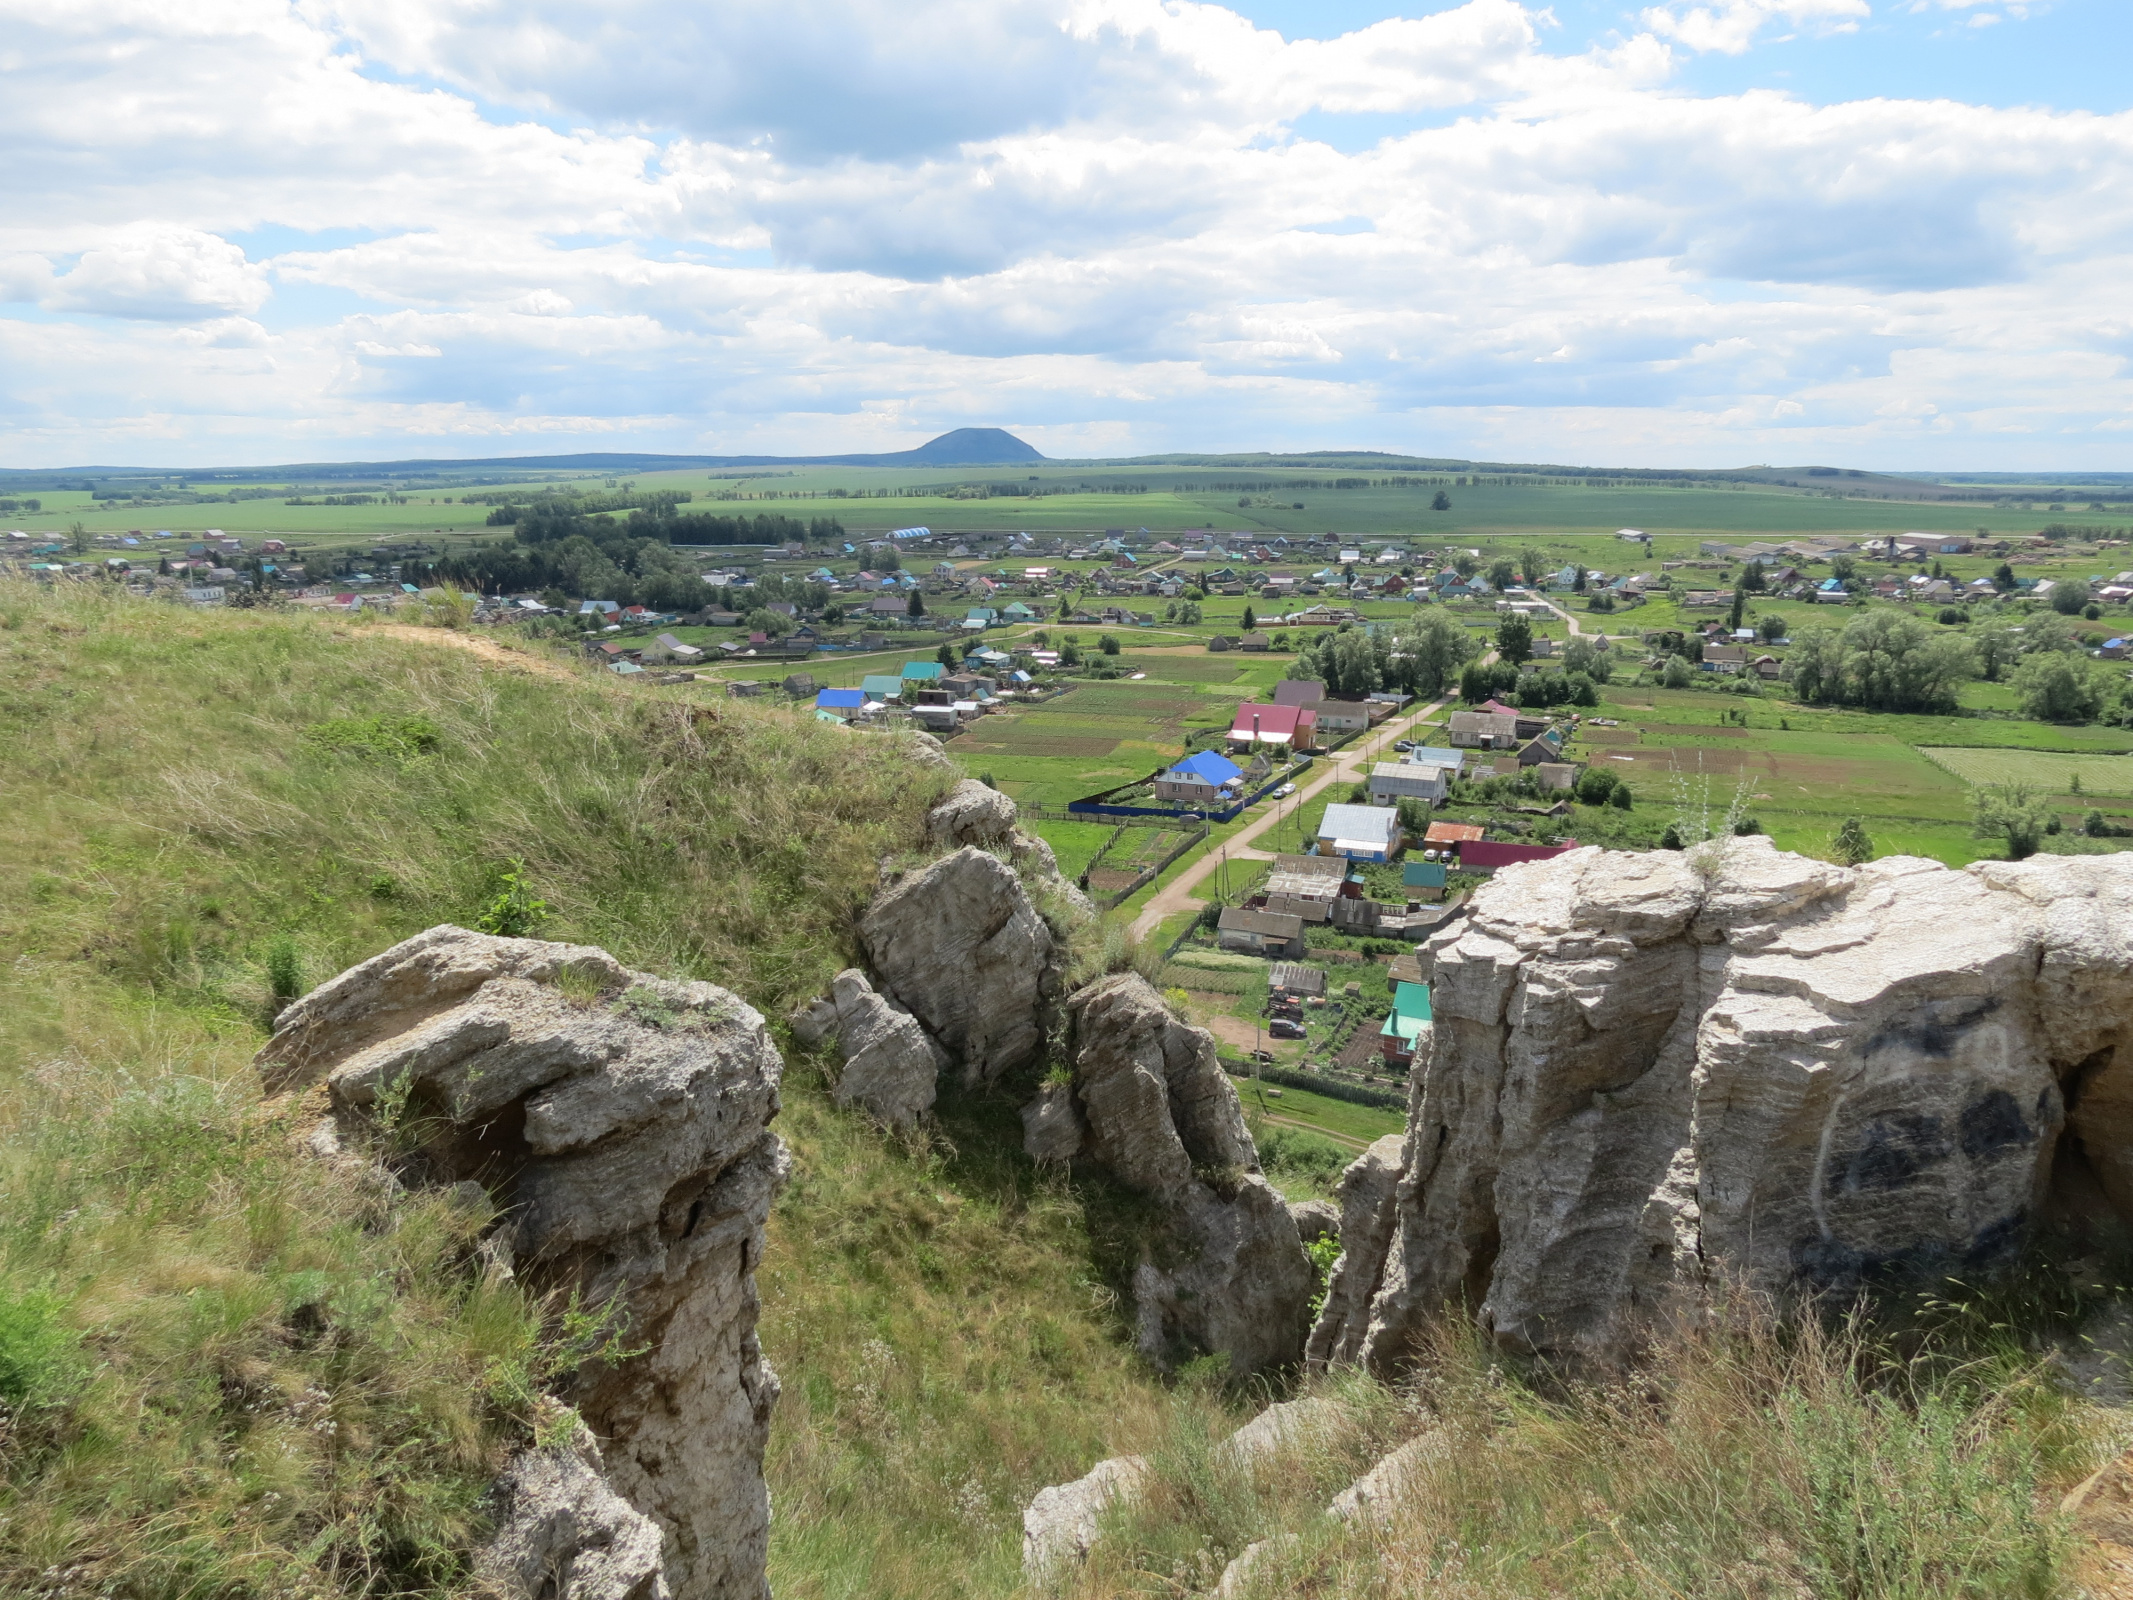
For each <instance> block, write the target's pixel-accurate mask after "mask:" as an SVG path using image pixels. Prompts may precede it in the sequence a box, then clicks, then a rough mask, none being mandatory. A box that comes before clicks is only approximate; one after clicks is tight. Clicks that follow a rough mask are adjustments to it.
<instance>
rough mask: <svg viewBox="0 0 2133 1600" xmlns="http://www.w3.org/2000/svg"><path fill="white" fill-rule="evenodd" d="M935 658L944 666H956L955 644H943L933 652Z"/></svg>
mask: <svg viewBox="0 0 2133 1600" xmlns="http://www.w3.org/2000/svg"><path fill="white" fill-rule="evenodd" d="M933 659H934V660H936V661H938V662H939V663H940V664H941V665H942V666H944V667H953V666H955V665H956V664H957V663H956V659H955V646H953V645H947V644H944V645H942V646H941V647H940V648H939V649H938V650H936V651H934V652H933Z"/></svg>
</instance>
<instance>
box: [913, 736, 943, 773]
mask: <svg viewBox="0 0 2133 1600" xmlns="http://www.w3.org/2000/svg"><path fill="white" fill-rule="evenodd" d="M905 748H906V750H907V751H908V753H909V754H910V757H911V760H912V762H913V764H915V765H917V766H920V767H924V768H926V769H928V770H929V771H934V772H954V771H955V770H956V765H955V761H954V759H953V758H952V757H951V756H950V755H949V754H948V747H947V746H946V745H944V744H942V743H941V742H940V740H938V739H936V738H934V737H933V735H932V734H930V733H919V732H915V731H914V732H912V733H909V734H906V735H905Z"/></svg>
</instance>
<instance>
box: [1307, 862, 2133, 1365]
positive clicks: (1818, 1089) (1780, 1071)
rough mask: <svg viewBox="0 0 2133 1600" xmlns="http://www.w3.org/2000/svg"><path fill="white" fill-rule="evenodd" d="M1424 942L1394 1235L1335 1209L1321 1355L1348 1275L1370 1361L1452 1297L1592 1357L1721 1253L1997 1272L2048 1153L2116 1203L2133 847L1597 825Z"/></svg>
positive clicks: (1616, 1344)
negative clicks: (1631, 847) (1884, 840)
mask: <svg viewBox="0 0 2133 1600" xmlns="http://www.w3.org/2000/svg"><path fill="white" fill-rule="evenodd" d="M1422 961H1423V965H1424V968H1425V971H1426V972H1427V973H1428V975H1429V976H1430V978H1431V980H1432V993H1431V999H1432V1007H1433V1010H1434V1014H1435V1022H1434V1028H1433V1033H1432V1037H1431V1039H1430V1040H1429V1045H1428V1055H1427V1061H1426V1064H1425V1063H1423V1062H1422V1059H1421V1056H1420V1054H1419V1053H1418V1057H1417V1060H1418V1069H1417V1070H1416V1072H1415V1073H1414V1075H1413V1086H1412V1089H1411V1094H1410V1113H1409V1122H1408V1130H1407V1135H1406V1139H1405V1142H1404V1145H1403V1149H1402V1153H1401V1173H1400V1177H1399V1181H1398V1184H1397V1188H1396V1191H1395V1195H1394V1201H1393V1211H1394V1213H1395V1215H1394V1221H1393V1226H1392V1229H1391V1235H1390V1239H1389V1243H1388V1244H1387V1246H1386V1248H1385V1250H1384V1253H1383V1258H1382V1262H1381V1264H1380V1267H1379V1270H1378V1271H1377V1272H1376V1273H1374V1274H1372V1273H1369V1272H1368V1271H1367V1270H1366V1269H1367V1266H1368V1261H1367V1256H1366V1254H1365V1252H1364V1250H1363V1245H1364V1243H1365V1234H1366V1233H1367V1231H1368V1230H1367V1228H1365V1227H1363V1226H1359V1222H1360V1219H1356V1220H1351V1221H1349V1222H1348V1223H1347V1225H1346V1227H1345V1229H1344V1242H1345V1243H1346V1245H1347V1256H1348V1259H1349V1260H1350V1262H1352V1263H1353V1265H1354V1268H1355V1270H1354V1272H1353V1274H1352V1275H1350V1276H1349V1277H1346V1278H1344V1280H1343V1281H1342V1282H1341V1284H1340V1285H1339V1286H1338V1287H1339V1291H1340V1292H1339V1293H1338V1295H1329V1297H1328V1301H1327V1305H1326V1309H1325V1314H1324V1316H1323V1318H1322V1319H1321V1322H1320V1325H1319V1328H1318V1330H1317V1331H1316V1334H1315V1335H1314V1339H1313V1352H1314V1354H1319V1353H1321V1352H1323V1355H1324V1357H1325V1358H1326V1359H1344V1358H1345V1357H1346V1353H1347V1352H1348V1351H1349V1350H1350V1349H1351V1348H1353V1347H1354V1345H1355V1343H1356V1341H1355V1338H1354V1335H1355V1329H1356V1325H1357V1322H1358V1320H1359V1314H1358V1311H1357V1309H1356V1308H1357V1304H1358V1301H1359V1300H1361V1299H1363V1298H1366V1297H1367V1301H1368V1307H1369V1310H1368V1318H1367V1327H1366V1328H1365V1329H1364V1332H1363V1335H1362V1338H1361V1340H1360V1349H1359V1351H1358V1352H1357V1353H1358V1354H1359V1356H1360V1359H1362V1360H1363V1361H1364V1362H1366V1363H1367V1364H1369V1365H1370V1366H1372V1367H1374V1368H1376V1369H1378V1370H1380V1371H1391V1370H1395V1369H1397V1368H1398V1367H1399V1366H1400V1365H1401V1364H1402V1363H1403V1362H1404V1361H1405V1360H1406V1359H1407V1358H1408V1356H1409V1353H1410V1351H1411V1349H1412V1343H1413V1340H1414V1339H1415V1337H1416V1335H1417V1333H1418V1331H1419V1329H1420V1327H1421V1324H1422V1323H1423V1321H1424V1320H1425V1319H1426V1318H1428V1317H1430V1316H1431V1315H1433V1314H1434V1313H1436V1312H1437V1311H1438V1310H1439V1309H1440V1308H1442V1307H1445V1306H1447V1305H1456V1304H1464V1305H1466V1306H1468V1307H1470V1308H1472V1309H1473V1310H1474V1312H1475V1314H1476V1315H1477V1316H1478V1318H1479V1320H1480V1322H1481V1323H1482V1325H1483V1326H1484V1327H1485V1328H1486V1329H1487V1330H1488V1331H1490V1332H1491V1333H1492V1334H1493V1336H1494V1337H1495V1338H1496V1339H1497V1340H1498V1341H1499V1342H1501V1343H1502V1344H1504V1345H1505V1346H1507V1347H1509V1348H1514V1349H1519V1350H1526V1351H1533V1352H1538V1353H1540V1354H1543V1355H1546V1356H1548V1357H1550V1358H1552V1359H1558V1360H1566V1361H1572V1362H1576V1361H1593V1362H1599V1363H1612V1362H1616V1361H1619V1360H1621V1359H1623V1358H1625V1357H1626V1356H1628V1355H1630V1354H1631V1353H1633V1351H1634V1349H1635V1348H1636V1345H1637V1343H1638V1341H1639V1339H1640V1337H1641V1336H1642V1334H1643V1332H1644V1331H1645V1330H1646V1329H1648V1328H1649V1327H1650V1326H1651V1325H1652V1324H1653V1322H1654V1320H1655V1319H1657V1318H1659V1317H1661V1316H1662V1315H1664V1314H1665V1313H1666V1312H1667V1310H1668V1308H1669V1307H1670V1306H1672V1305H1674V1304H1676V1303H1677V1302H1678V1301H1679V1300H1680V1299H1681V1297H1683V1296H1684V1295H1686V1296H1690V1297H1696V1296H1700V1295H1702V1294H1704V1293H1706V1292H1708V1290H1709V1289H1710V1287H1711V1286H1712V1285H1713V1284H1714V1283H1716V1282H1718V1281H1719V1280H1720V1279H1721V1278H1724V1279H1728V1280H1733V1279H1737V1280H1740V1281H1743V1282H1745V1283H1746V1284H1747V1285H1748V1286H1749V1287H1750V1288H1752V1289H1756V1290H1761V1291H1766V1292H1769V1293H1773V1294H1776V1295H1778V1296H1780V1297H1790V1296H1795V1295H1798V1294H1801V1293H1811V1292H1816V1291H1833V1292H1837V1293H1851V1292H1856V1291H1858V1290H1860V1289H1862V1288H1865V1287H1868V1286H1871V1285H1873V1284H1875V1283H1878V1282H1881V1281H1883V1280H1885V1279H1888V1278H1890V1277H1892V1276H1901V1275H1907V1274H1918V1273H1928V1274H1932V1273H1942V1272H1948V1271H1954V1272H1960V1273H1980V1272H1989V1271H1991V1270H1992V1269H1993V1268H1995V1267H1997V1266H1999V1265H2001V1264H2003V1263H2005V1262H2007V1261H2009V1260H2010V1259H2011V1258H2012V1257H2013V1256H2014V1255H2016V1254H2017V1253H2018V1252H2019V1251H2020V1250H2021V1249H2022V1247H2023V1245H2024V1243H2025V1241H2026V1239H2027V1237H2028V1235H2029V1233H2030V1231H2031V1229H2032V1227H2033V1226H2034V1225H2035V1223H2036V1221H2037V1220H2038V1218H2039V1217H2040V1215H2041V1214H2042V1213H2043V1212H2044V1211H2045V1209H2046V1208H2047V1206H2049V1205H2051V1204H2053V1203H2054V1201H2053V1195H2054V1184H2055V1182H2056V1183H2057V1184H2059V1185H2060V1186H2061V1190H2062V1191H2063V1190H2064V1188H2065V1186H2066V1185H2070V1184H2071V1185H2076V1186H2086V1190H2087V1192H2089V1193H2092V1194H2095V1195H2098V1196H2100V1197H2101V1199H2102V1202H2103V1203H2106V1204H2109V1205H2111V1206H2113V1207H2115V1208H2116V1209H2117V1210H2118V1211H2119V1212H2120V1213H2121V1214H2122V1215H2133V1163H2129V1160H2128V1151H2129V1149H2133V1140H2129V1135H2133V1126H2129V1123H2133V1117H2129V1110H2133V1048H2129V1043H2133V857H2129V856H2102V857H2039V858H2035V859H2032V860H2029V861H2025V862H2020V863H2007V862H1990V863H1978V864H1976V865H1974V866H1972V867H1969V868H1967V869H1964V870H1962V871H1953V870H1950V869H1948V868H1946V867H1942V866H1940V865H1938V864H1937V863H1934V862H1930V861H1923V860H1917V859H1909V858H1894V859H1888V860H1883V861H1877V862H1874V863H1872V864H1870V865H1868V866H1864V867H1860V868H1855V869H1846V868H1841V867H1835V866H1830V865H1827V864H1825V863H1822V862H1818V861H1811V860H1808V859H1805V858H1803V857H1800V856H1794V855H1787V854H1783V853H1780V852H1778V851H1777V850H1775V849H1773V848H1772V847H1771V846H1770V844H1769V842H1768V841H1767V840H1762V839H1740V840H1731V841H1727V842H1725V843H1724V844H1722V845H1721V844H1713V845H1710V846H1705V847H1701V848H1699V849H1698V850H1695V851H1691V852H1686V853H1684V852H1671V851H1660V852H1655V853H1653V854H1649V855H1629V854H1617V853H1608V852H1603V851H1600V850H1597V849H1589V848H1588V849H1583V850H1577V851H1572V852H1570V853H1568V854H1565V855H1562V856H1558V857H1556V858H1554V859H1552V860H1549V861H1545V862H1537V863H1530V864H1526V865H1522V866H1517V867H1512V868H1508V869H1506V870H1504V871H1503V872H1501V873H1499V874H1498V875H1497V876H1496V877H1495V878H1494V879H1493V880H1492V881H1491V882H1490V883H1488V884H1487V885H1486V886H1484V887H1483V888H1482V889H1481V890H1480V891H1479V892H1478V893H1477V894H1476V895H1475V896H1474V898H1473V900H1472V902H1471V905H1470V907H1469V911H1468V915H1467V916H1466V918H1465V919H1464V920H1463V921H1462V922H1460V923H1459V924H1457V925H1456V926H1453V927H1448V928H1445V929H1443V930H1441V931H1440V932H1439V933H1438V934H1436V935H1435V936H1433V937H1432V938H1431V939H1430V941H1429V942H1428V943H1427V944H1426V945H1425V946H1424V947H1423V952H1422ZM1359 1198H1360V1193H1359ZM1366 1277H1369V1278H1372V1279H1373V1280H1374V1281H1372V1282H1370V1283H1369V1284H1368V1286H1367V1289H1366V1288H1365V1286H1364V1284H1363V1281H1362V1280H1363V1279H1364V1278H1366Z"/></svg>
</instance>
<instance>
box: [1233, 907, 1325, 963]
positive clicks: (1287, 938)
mask: <svg viewBox="0 0 2133 1600" xmlns="http://www.w3.org/2000/svg"><path fill="white" fill-rule="evenodd" d="M1215 937H1216V941H1217V942H1218V943H1219V944H1220V945H1221V946H1222V948H1223V949H1225V950H1235V951H1239V952H1241V953H1243V954H1245V955H1252V956H1286V957H1290V958H1294V957H1297V956H1301V955H1302V954H1303V953H1304V939H1303V919H1302V918H1301V917H1291V916H1283V915H1282V914H1281V913H1279V912H1275V911H1247V910H1244V909H1242V908H1240V907H1237V906H1228V907H1225V908H1224V909H1223V912H1222V916H1221V919H1220V920H1219V921H1218V922H1217V923H1216V924H1215Z"/></svg>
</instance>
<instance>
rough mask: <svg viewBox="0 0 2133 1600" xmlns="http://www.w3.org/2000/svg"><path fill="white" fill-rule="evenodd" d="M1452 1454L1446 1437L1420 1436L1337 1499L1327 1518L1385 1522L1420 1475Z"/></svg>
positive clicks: (1439, 1435) (1373, 1469)
mask: <svg viewBox="0 0 2133 1600" xmlns="http://www.w3.org/2000/svg"><path fill="white" fill-rule="evenodd" d="M1450 1453H1451V1445H1450V1442H1449V1441H1448V1440H1446V1438H1445V1436H1444V1435H1443V1434H1442V1433H1439V1432H1436V1431H1434V1430H1433V1431H1431V1432H1429V1433H1422V1434H1417V1435H1416V1436H1415V1437H1414V1438H1412V1439H1410V1440H1408V1441H1407V1443H1405V1444H1403V1445H1401V1446H1400V1448H1399V1449H1397V1450H1395V1451H1393V1452H1392V1454H1391V1455H1389V1456H1387V1457H1386V1458H1385V1459H1384V1460H1382V1461H1380V1462H1379V1463H1378V1464H1377V1465H1376V1466H1374V1467H1372V1468H1371V1469H1370V1470H1369V1471H1368V1472H1366V1473H1364V1474H1363V1475H1362V1476H1361V1477H1360V1478H1358V1479H1356V1480H1355V1482H1353V1483H1351V1484H1349V1485H1348V1487H1347V1488H1345V1489H1343V1490H1342V1491H1341V1492H1340V1493H1339V1494H1337V1495H1335V1496H1334V1497H1333V1503H1332V1504H1331V1505H1329V1506H1327V1507H1326V1515H1327V1516H1329V1517H1337V1518H1339V1519H1340V1520H1341V1521H1343V1522H1348V1521H1352V1520H1354V1519H1356V1518H1361V1519H1363V1520H1364V1521H1367V1522H1379V1521H1384V1520H1385V1519H1387V1518H1388V1517H1389V1516H1390V1515H1391V1513H1392V1510H1393V1507H1394V1506H1396V1505H1398V1504H1399V1502H1400V1500H1401V1499H1402V1498H1403V1497H1404V1496H1405V1495H1406V1493H1407V1491H1408V1486H1409V1484H1411V1483H1412V1482H1413V1481H1414V1479H1415V1477H1416V1475H1417V1473H1419V1472H1420V1470H1421V1469H1422V1468H1423V1467H1424V1466H1426V1465H1428V1464H1429V1463H1430V1462H1433V1461H1441V1460H1443V1459H1444V1458H1445V1457H1446V1456H1448V1455H1449V1454H1450Z"/></svg>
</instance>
